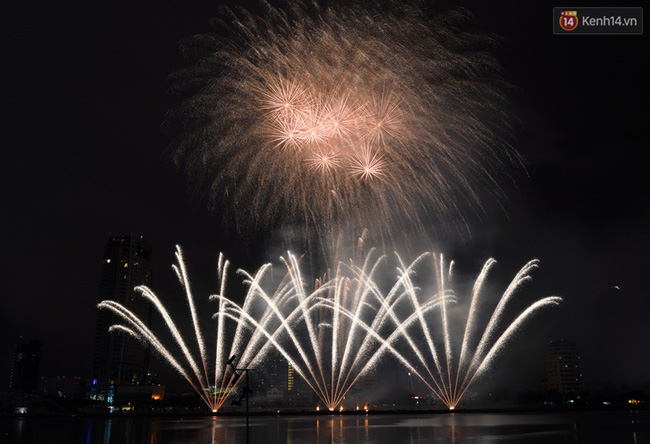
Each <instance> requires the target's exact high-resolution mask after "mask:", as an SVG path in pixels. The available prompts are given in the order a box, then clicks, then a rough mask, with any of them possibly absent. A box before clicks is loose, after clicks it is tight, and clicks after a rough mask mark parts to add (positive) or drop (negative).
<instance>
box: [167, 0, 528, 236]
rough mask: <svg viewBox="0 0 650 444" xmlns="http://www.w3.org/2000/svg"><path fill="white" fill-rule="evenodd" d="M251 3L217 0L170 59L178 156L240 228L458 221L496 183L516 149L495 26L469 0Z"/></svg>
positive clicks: (462, 223) (387, 230) (324, 229)
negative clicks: (456, 0)
mask: <svg viewBox="0 0 650 444" xmlns="http://www.w3.org/2000/svg"><path fill="white" fill-rule="evenodd" d="M260 8H261V9H263V10H262V11H259V12H258V14H259V15H255V14H253V13H250V12H247V11H245V10H238V11H237V12H236V13H235V12H232V11H230V10H228V9H225V8H224V9H222V10H221V13H220V15H219V17H218V18H217V19H215V20H214V21H213V25H214V28H215V30H214V32H213V33H211V34H204V35H197V36H195V37H193V38H191V39H188V40H186V41H185V42H184V43H183V46H182V48H183V53H184V54H185V55H186V56H187V57H188V59H189V60H190V62H189V63H188V65H187V66H186V67H185V68H183V69H180V70H179V71H177V72H176V73H174V74H173V75H172V84H173V86H172V91H176V92H179V93H180V94H181V95H182V96H183V97H184V99H183V101H182V102H181V103H179V104H178V106H177V107H175V108H174V109H172V111H171V112H170V113H169V119H168V124H169V125H170V126H171V127H175V129H176V130H177V131H178V132H179V133H178V137H177V138H176V142H175V145H174V158H175V161H176V163H177V164H178V165H179V166H180V167H181V168H184V169H185V170H186V171H187V175H188V178H189V181H190V182H191V183H192V184H193V186H196V187H197V188H198V189H199V190H204V191H207V193H208V195H209V199H210V201H211V203H212V204H213V205H214V206H215V208H217V209H218V210H219V212H223V211H224V210H225V211H229V212H230V214H232V215H233V219H234V221H235V224H236V226H237V227H238V228H239V229H241V230H242V231H244V232H246V231H247V230H248V229H261V228H263V229H270V230H281V229H287V227H292V228H297V229H298V230H301V231H302V232H303V233H306V234H307V235H311V234H317V235H321V237H331V233H332V232H334V233H337V234H338V233H342V232H348V233H359V232H360V230H361V229H362V228H368V229H369V231H370V235H371V236H374V237H375V238H376V239H377V238H381V239H386V238H391V237H392V236H393V235H394V234H395V233H397V232H403V231H404V229H422V227H423V226H424V225H426V226H433V227H434V229H436V230H443V231H444V230H446V229H454V230H457V229H460V230H464V229H465V228H466V222H467V212H468V211H472V212H473V211H477V210H479V211H480V209H481V208H482V200H483V199H484V198H485V197H486V195H488V196H492V197H498V196H499V195H500V185H501V183H502V180H503V179H504V178H505V166H506V165H511V164H512V163H518V161H519V159H518V157H517V154H516V153H515V152H514V150H513V149H512V148H511V147H510V145H509V144H508V140H509V135H510V122H511V120H510V118H509V117H508V113H507V111H506V109H507V108H506V106H505V100H504V97H503V93H502V89H503V85H504V82H503V81H502V80H501V76H500V69H499V66H498V64H497V62H496V61H495V59H494V58H493V56H491V55H490V53H489V52H487V50H488V49H489V48H490V45H491V44H492V40H491V39H490V38H488V37H486V36H483V35H482V34H480V33H478V32H474V31H472V29H471V20H470V19H469V17H468V15H467V14H466V13H463V12H458V11H455V12H454V11H451V12H444V13H440V12H435V11H430V10H427V9H423V8H419V7H416V6H414V5H404V4H397V3H391V2H389V3H381V4H380V5H377V6H374V7H371V8H368V7H361V6H350V5H343V4H333V5H331V6H322V5H320V4H318V3H316V2H314V3H308V2H299V1H298V2H288V3H286V4H284V6H283V7H273V6H271V5H269V4H266V3H262V5H261V6H260Z"/></svg>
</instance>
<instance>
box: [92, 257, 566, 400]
mask: <svg viewBox="0 0 650 444" xmlns="http://www.w3.org/2000/svg"><path fill="white" fill-rule="evenodd" d="M176 258H177V262H178V264H177V265H174V267H173V268H174V270H175V271H176V273H177V275H178V278H179V281H180V283H181V285H182V286H183V288H184V290H185V295H186V298H187V303H188V308H189V311H190V314H191V327H192V330H193V335H188V337H187V338H186V337H185V336H183V334H182V333H181V329H179V324H178V322H177V321H175V320H174V318H173V317H172V316H171V315H170V313H169V312H168V310H167V309H166V308H165V306H164V304H163V303H162V302H161V301H160V299H159V298H158V297H157V296H156V295H155V294H154V293H153V291H151V290H150V289H149V288H147V287H144V286H141V287H137V288H136V290H138V291H139V292H140V293H141V295H142V296H143V297H145V298H147V299H148V300H149V301H150V302H151V303H152V305H153V307H154V308H155V309H156V311H157V312H158V313H159V314H160V316H161V317H162V319H163V321H164V325H165V327H166V328H167V335H168V336H170V338H171V339H172V340H171V341H168V342H171V343H170V344H165V343H164V341H163V340H161V339H160V336H159V335H157V334H156V333H154V332H153V331H151V329H149V327H148V326H147V325H146V322H144V321H142V320H141V319H139V318H138V317H137V316H136V315H135V314H133V313H132V312H131V311H129V310H128V309H127V308H125V307H124V306H122V305H121V304H119V303H117V302H114V301H110V300H106V301H102V302H101V303H100V304H99V305H98V308H99V309H103V310H109V311H111V312H112V313H114V314H115V315H116V316H117V318H118V319H120V320H121V323H118V324H116V325H113V326H111V327H110V331H113V332H116V333H124V334H129V335H131V336H133V337H135V338H136V339H139V340H140V341H141V342H142V343H143V344H144V345H145V346H147V347H150V348H151V349H153V350H154V351H155V352H156V353H157V354H158V355H159V356H160V357H161V358H162V359H163V361H164V362H166V363H167V364H168V365H170V366H171V367H172V368H173V369H174V370H176V371H177V372H178V373H179V374H180V375H181V376H182V377H183V378H184V379H186V380H187V382H188V383H189V384H190V385H191V386H192V388H193V389H194V390H195V391H196V392H197V394H198V395H199V396H200V397H201V399H202V400H203V401H204V402H205V403H206V405H207V406H208V407H209V408H210V409H211V410H212V411H213V412H217V411H218V410H219V409H220V408H221V407H222V406H223V404H224V402H225V401H226V400H227V398H228V397H229V396H230V394H231V393H232V392H233V390H234V389H235V388H236V387H237V384H238V383H239V382H240V381H241V376H240V375H237V374H235V373H233V372H232V370H231V369H229V368H228V365H227V360H228V359H229V358H228V357H234V358H232V359H234V362H233V364H235V366H236V367H237V368H251V367H258V366H260V367H263V365H264V359H265V358H267V357H268V355H269V353H270V352H272V351H276V352H278V353H279V354H280V355H281V356H282V357H283V358H284V359H286V360H287V361H288V362H290V363H291V364H292V366H293V368H294V370H295V371H296V373H297V374H298V375H299V376H300V377H301V378H302V379H303V380H304V381H305V382H306V384H307V385H308V386H309V387H310V388H311V389H312V390H313V391H314V392H315V393H316V394H317V396H318V397H319V398H320V400H321V401H322V402H323V404H324V405H325V406H326V407H327V408H329V410H335V409H336V408H337V407H339V406H340V405H341V403H342V402H343V400H344V399H345V396H346V395H347V394H348V393H349V391H350V389H351V388H352V387H353V386H354V384H355V383H356V382H357V381H359V380H360V379H361V378H363V377H364V376H365V375H367V374H368V373H369V372H371V371H372V370H373V369H374V368H376V366H377V364H378V363H379V362H380V360H381V359H382V358H384V357H385V356H386V355H388V354H390V355H392V356H393V357H394V358H395V359H397V361H398V362H400V363H401V364H402V365H404V366H405V367H406V368H407V369H408V370H409V371H410V372H411V373H412V374H414V375H415V376H416V377H418V378H420V379H421V380H422V381H423V382H424V383H425V384H426V386H427V387H428V388H429V389H430V390H431V391H432V392H433V393H434V394H435V395H436V396H437V397H438V398H440V399H441V400H442V401H443V402H444V403H445V404H446V405H447V407H449V408H450V409H454V408H455V407H456V405H457V404H458V402H459V401H460V399H461V398H462V397H463V395H464V394H465V393H466V391H467V390H468V388H469V387H470V386H471V385H472V384H473V383H474V382H475V380H476V379H477V378H478V377H480V375H481V374H483V373H484V372H485V371H486V370H487V369H488V368H489V367H490V365H491V364H492V362H494V360H495V359H496V358H497V357H498V354H499V353H500V352H501V351H502V350H503V348H504V346H505V345H506V344H507V342H508V341H509V340H510V339H511V338H512V336H513V334H514V333H516V332H517V331H518V330H519V329H520V328H521V327H522V325H523V324H524V323H525V322H526V321H527V320H528V319H529V318H530V317H531V316H532V315H534V314H535V313H536V312H538V311H539V310H540V309H542V308H545V307H550V306H555V305H558V304H559V303H560V302H561V299H560V298H559V297H547V298H543V299H540V300H538V301H536V302H534V303H533V304H531V305H530V306H528V307H527V308H526V309H525V310H524V311H523V312H521V314H519V315H518V316H517V317H515V319H514V321H512V322H511V323H510V324H505V322H504V314H505V312H506V308H507V305H508V303H509V302H510V301H511V300H512V298H513V296H514V295H515V293H516V292H517V291H518V289H519V288H520V287H521V286H522V285H523V284H525V283H526V282H528V281H530V280H531V277H530V272H531V271H532V270H534V269H535V268H537V261H536V260H534V261H531V262H529V263H528V264H527V265H526V266H525V267H523V268H522V269H521V270H520V271H519V273H518V274H517V275H516V276H515V278H514V279H513V280H512V282H511V283H510V285H509V286H508V288H507V289H506V291H505V292H504V293H503V295H502V297H501V298H500V299H499V302H498V304H497V306H496V308H495V309H494V311H493V313H492V315H491V317H490V319H489V322H488V323H487V326H486V327H484V328H483V330H482V331H481V330H480V328H481V324H480V322H479V320H478V319H477V314H476V311H477V306H478V299H479V298H480V297H481V296H482V293H483V292H484V290H483V287H484V283H485V280H486V278H487V275H488V273H489V271H490V269H491V268H492V267H493V265H494V264H495V261H494V260H492V259H490V260H488V261H487V262H486V264H485V266H484V267H483V270H482V271H481V273H480V274H479V277H478V278H477V279H476V281H475V284H474V289H473V291H472V301H471V306H470V308H469V312H468V313H467V317H466V324H465V329H464V333H463V334H462V335H461V336H462V346H461V348H460V352H459V353H455V352H454V347H453V345H452V341H451V335H452V334H453V332H452V331H451V330H452V329H451V328H450V326H449V319H448V318H449V316H450V315H449V313H450V309H451V308H452V307H447V306H448V305H450V306H452V305H454V304H455V303H456V302H457V297H456V295H455V294H454V291H453V288H452V273H451V269H452V263H451V262H445V261H444V260H443V258H442V256H440V257H438V256H436V254H433V253H425V254H422V255H420V256H419V257H418V258H416V259H415V260H414V261H413V262H411V263H405V262H403V261H402V259H401V258H400V257H399V255H396V259H397V262H398V264H399V266H398V268H397V272H398V274H397V278H396V279H395V280H394V281H390V283H388V284H387V285H386V284H382V283H380V280H381V279H380V276H381V275H382V274H385V272H386V270H384V269H383V268H384V267H385V265H386V257H385V256H380V255H378V254H377V253H376V251H375V250H374V249H371V250H370V251H369V252H367V253H364V255H363V256H358V257H355V258H352V259H350V260H349V261H347V262H339V263H338V265H337V266H336V268H335V269H334V270H332V271H331V273H330V272H328V273H326V275H325V276H323V277H322V278H318V279H314V280H310V279H305V277H304V276H303V273H302V271H301V268H300V262H299V260H298V258H297V257H296V256H295V255H294V254H292V253H291V252H288V253H287V255H286V257H284V258H281V260H282V262H283V263H284V268H285V273H284V277H283V278H282V279H280V281H279V282H276V283H275V284H274V283H273V282H274V280H273V276H272V274H273V268H272V265H271V264H265V265H263V266H262V267H260V268H259V269H258V270H257V272H256V273H254V274H250V273H248V272H246V271H244V270H238V273H239V274H240V275H241V276H243V277H244V284H245V285H246V286H247V287H248V291H247V293H246V295H245V298H244V301H243V303H242V304H241V305H239V304H237V303H235V302H233V301H232V300H230V299H229V298H227V297H226V295H225V288H226V278H227V274H228V269H229V262H228V261H227V260H225V258H224V257H223V255H220V256H219V262H218V268H217V272H218V276H219V287H220V288H219V294H216V295H213V296H211V297H210V299H211V300H213V301H217V302H218V310H217V312H216V314H215V315H214V316H213V319H215V320H216V328H215V331H216V338H215V345H214V347H213V348H212V349H211V350H209V349H208V348H207V347H206V339H205V337H206V336H208V337H209V336H211V335H205V334H204V329H203V328H202V327H201V322H200V320H199V316H198V313H197V310H196V305H195V301H194V296H193V293H192V291H191V289H190V284H189V280H188V276H187V271H186V267H185V261H184V259H183V255H182V252H181V249H180V247H177V253H176ZM431 259H433V260H432V261H431ZM429 261H431V262H432V264H430V263H429ZM431 265H433V267H432V268H430V270H429V271H430V272H432V273H430V275H432V276H434V278H433V279H434V281H435V282H436V285H437V290H436V291H434V292H433V293H432V294H431V295H430V296H428V297H426V298H425V297H422V294H423V291H422V290H421V289H420V288H419V287H418V286H417V285H416V281H417V280H418V279H416V275H417V272H418V270H420V273H421V270H422V269H423V268H425V266H431ZM330 274H331V276H329V275H330ZM421 275H423V276H424V277H425V279H426V278H427V276H429V274H428V273H427V272H426V271H425V272H424V273H421ZM310 281H311V282H313V284H311V283H310ZM226 323H229V324H230V328H228V327H227V325H226ZM461 336H458V337H461ZM228 347H229V348H228ZM212 350H213V351H214V352H212ZM226 350H228V353H226ZM212 353H214V355H213V354H212ZM212 356H214V357H212ZM407 356H408V357H409V358H407Z"/></svg>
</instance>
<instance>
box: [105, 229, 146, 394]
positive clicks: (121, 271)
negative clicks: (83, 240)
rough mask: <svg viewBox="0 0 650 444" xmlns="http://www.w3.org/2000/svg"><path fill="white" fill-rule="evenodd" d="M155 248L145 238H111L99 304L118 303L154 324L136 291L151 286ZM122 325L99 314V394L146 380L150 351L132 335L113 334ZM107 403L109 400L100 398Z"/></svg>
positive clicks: (107, 316) (111, 316)
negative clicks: (111, 330)
mask: <svg viewBox="0 0 650 444" xmlns="http://www.w3.org/2000/svg"><path fill="white" fill-rule="evenodd" d="M151 279H152V264H151V244H150V243H149V242H148V241H147V240H146V239H144V238H143V237H142V236H137V235H134V234H131V235H130V236H128V237H116V236H111V237H109V238H108V242H106V250H105V252H104V259H103V261H102V270H101V280H100V284H99V301H104V300H112V301H115V302H118V303H120V304H122V305H123V306H125V307H126V308H128V309H129V310H130V311H132V312H133V313H134V314H136V315H137V316H138V317H139V318H140V319H142V320H146V322H147V324H150V323H151V314H152V307H151V304H150V303H149V302H147V300H146V299H145V298H143V297H142V296H141V295H140V294H138V293H137V292H135V291H134V288H135V287H137V286H138V285H146V286H149V287H150V286H151ZM116 323H122V322H121V319H119V318H118V317H117V316H115V315H114V314H112V313H110V312H108V311H105V310H101V311H99V310H98V311H97V317H96V326H95V350H94V355H93V385H95V386H96V388H97V389H98V390H96V391H97V392H98V393H101V392H105V391H106V390H107V389H108V387H109V386H111V385H119V384H135V383H140V382H142V381H143V380H144V378H145V377H146V375H147V370H148V366H149V351H148V350H146V349H145V348H143V346H142V344H140V343H138V341H136V340H135V339H133V338H131V337H129V336H128V335H125V334H121V333H109V332H108V329H109V327H110V326H111V325H113V324H116ZM98 399H105V396H101V395H100V396H98Z"/></svg>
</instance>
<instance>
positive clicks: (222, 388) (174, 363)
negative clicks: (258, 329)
mask: <svg viewBox="0 0 650 444" xmlns="http://www.w3.org/2000/svg"><path fill="white" fill-rule="evenodd" d="M176 259H177V264H176V265H173V266H172V268H173V269H174V271H175V272H176V274H177V277H178V279H179V281H180V283H181V285H182V287H183V289H184V291H185V295H186V298H187V304H188V308H189V311H190V315H191V320H192V322H191V324H192V329H193V333H194V335H193V337H192V336H189V337H187V338H186V337H185V336H184V335H183V334H182V333H181V330H182V327H183V326H184V325H183V324H182V323H179V322H178V321H175V320H174V317H173V316H172V315H171V314H170V313H169V311H168V310H167V309H166V308H165V305H164V304H163V303H162V301H161V300H160V299H159V298H158V296H157V295H156V294H155V293H154V292H153V291H152V290H151V289H150V288H148V287H146V286H139V287H136V288H135V290H136V291H137V292H139V293H140V294H141V296H142V297H144V298H146V299H147V300H149V302H150V303H151V304H152V306H153V307H154V308H155V310H156V312H157V313H158V314H159V315H160V316H161V318H162V319H163V321H164V325H165V327H166V328H167V332H166V333H167V334H168V335H169V336H171V338H172V339H173V341H171V344H165V343H164V342H163V341H162V340H161V339H160V336H159V335H158V334H156V333H155V332H153V331H152V330H151V329H150V328H149V327H148V326H147V322H146V321H143V320H142V319H140V318H138V316H137V315H135V314H134V313H133V312H131V311H130V310H128V309H127V308H126V307H124V306H123V305H121V304H119V303H117V302H114V301H110V300H105V301H102V302H100V303H99V304H98V308H99V309H100V310H108V311H110V312H112V313H113V314H115V315H116V317H117V319H119V320H120V321H121V322H122V323H119V324H115V325H112V326H111V327H110V328H109V331H111V332H116V333H124V334H128V335H131V336H133V337H134V338H136V339H138V340H139V341H140V342H141V343H142V344H143V345H144V346H146V347H149V348H151V349H152V350H153V351H154V352H155V353H156V354H157V355H158V356H159V357H160V358H161V359H162V361H163V362H165V363H167V364H168V365H169V366H170V367H171V368H173V369H174V370H175V371H176V372H177V373H178V374H179V375H181V376H182V377H183V378H184V379H185V380H186V381H187V382H188V383H189V384H190V385H191V386H192V388H193V389H194V391H196V393H197V394H198V395H199V397H200V398H201V400H202V401H203V402H204V403H205V404H206V405H207V406H208V407H209V408H210V409H211V410H212V412H214V413H216V412H217V411H218V410H219V409H220V408H221V407H222V406H223V404H224V402H226V400H227V399H228V397H229V396H230V395H231V394H232V392H233V391H234V390H235V389H236V387H237V384H239V382H240V381H241V375H237V374H235V373H233V372H232V371H231V369H230V368H228V366H227V360H228V359H229V357H230V356H234V357H235V358H236V360H235V362H234V364H236V366H237V367H239V368H247V367H249V366H254V365H255V364H256V363H258V362H260V361H261V360H262V359H263V358H264V355H265V354H266V352H267V351H268V350H269V349H268V347H266V348H265V347H264V345H265V341H259V340H257V339H256V340H255V341H253V340H252V338H253V337H255V330H254V329H253V330H250V329H243V328H241V325H240V324H237V326H236V330H235V332H234V334H232V332H231V331H230V330H232V329H227V326H226V321H227V320H229V318H228V317H227V316H226V315H225V305H226V304H227V303H228V302H229V301H228V299H227V298H226V297H225V289H226V279H227V275H228V269H229V266H230V263H229V262H228V261H227V260H225V258H224V257H223V255H219V262H218V267H217V274H218V277H219V290H220V292H219V293H218V294H216V295H212V296H210V300H217V301H218V304H219V305H218V311H217V313H216V315H215V316H214V318H215V319H216V329H215V330H216V339H215V346H214V348H213V349H212V350H214V351H213V352H212V353H211V351H212V350H211V351H208V350H207V349H206V340H205V337H206V334H205V329H204V328H202V327H201V323H200V320H199V315H198V313H197V309H196V304H195V298H194V295H193V293H192V290H191V288H190V283H189V279H188V276H187V269H186V266H185V260H184V258H183V253H182V251H181V248H180V247H179V246H177V247H176ZM242 312H243V313H245V314H246V315H249V312H250V307H248V306H246V307H245V308H244V309H243V310H242ZM229 333H231V334H229ZM228 342H230V344H231V347H230V352H229V353H228V354H225V353H224V352H225V349H226V346H227V344H228ZM197 349H198V353H197Z"/></svg>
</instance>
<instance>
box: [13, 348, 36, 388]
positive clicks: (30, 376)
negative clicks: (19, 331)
mask: <svg viewBox="0 0 650 444" xmlns="http://www.w3.org/2000/svg"><path fill="white" fill-rule="evenodd" d="M40 363H41V343H40V342H39V341H36V340H32V341H27V340H24V339H23V338H22V337H21V338H20V339H19V341H18V342H17V343H16V345H15V346H14V353H13V356H12V358H11V374H10V376H9V391H10V392H12V393H36V391H37V389H38V367H39V365H40Z"/></svg>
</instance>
